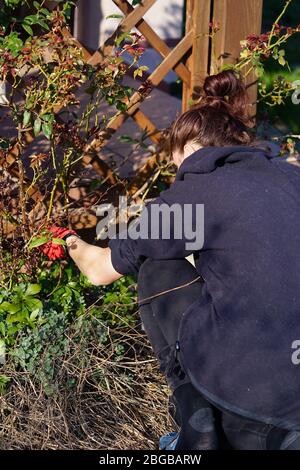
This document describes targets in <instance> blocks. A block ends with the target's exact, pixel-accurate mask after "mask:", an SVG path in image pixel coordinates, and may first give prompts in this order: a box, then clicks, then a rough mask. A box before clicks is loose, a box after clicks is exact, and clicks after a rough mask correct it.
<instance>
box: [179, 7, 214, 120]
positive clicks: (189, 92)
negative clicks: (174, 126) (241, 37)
mask: <svg viewBox="0 0 300 470" xmlns="http://www.w3.org/2000/svg"><path fill="white" fill-rule="evenodd" d="M210 13H211V0H187V2H186V34H187V33H188V32H189V31H190V30H191V29H192V30H193V47H192V50H191V55H190V56H189V57H188V59H187V61H186V64H187V66H188V68H189V69H190V71H191V82H190V85H189V86H188V85H186V84H184V85H183V94H182V111H183V112H184V111H186V110H188V109H189V107H190V104H191V102H192V101H194V100H196V99H197V98H199V92H200V89H201V87H202V85H203V81H204V79H205V77H206V76H207V74H208V68H209V37H208V33H209V22H210Z"/></svg>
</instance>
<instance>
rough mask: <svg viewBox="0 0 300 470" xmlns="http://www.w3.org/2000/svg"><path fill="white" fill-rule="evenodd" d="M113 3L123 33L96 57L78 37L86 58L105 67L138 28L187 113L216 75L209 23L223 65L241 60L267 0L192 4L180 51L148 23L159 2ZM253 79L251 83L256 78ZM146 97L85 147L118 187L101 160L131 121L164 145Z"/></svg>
mask: <svg viewBox="0 0 300 470" xmlns="http://www.w3.org/2000/svg"><path fill="white" fill-rule="evenodd" d="M112 1H113V2H114V3H115V4H116V5H117V6H118V7H119V9H120V10H121V12H122V13H123V14H124V19H123V20H122V21H121V22H120V24H119V26H118V28H117V30H116V31H115V32H114V33H113V34H112V35H111V36H110V37H109V38H108V39H107V40H106V41H105V43H104V44H103V45H102V46H101V47H100V48H99V49H98V50H97V51H96V52H95V53H93V54H91V53H90V52H89V51H88V50H87V49H86V48H85V47H84V46H83V45H82V44H80V43H79V42H78V41H77V40H76V39H74V38H73V40H74V41H75V42H76V43H77V45H78V46H79V47H81V48H82V51H83V56H84V59H85V60H86V61H87V62H88V63H89V64H92V65H96V64H99V63H101V61H103V59H104V58H105V57H106V56H107V55H109V54H111V52H112V49H113V47H114V42H115V39H116V37H118V36H119V35H120V34H123V33H124V32H128V31H130V30H131V29H132V28H134V27H136V28H137V29H138V30H139V31H140V32H141V33H142V34H143V36H144V37H145V38H146V39H147V41H148V43H149V44H150V46H151V47H152V48H153V49H155V50H156V51H157V52H158V53H159V54H160V55H161V57H162V61H161V63H160V64H159V65H158V66H157V67H156V69H155V70H154V71H153V72H152V73H151V75H150V76H149V77H148V80H149V81H151V82H152V84H153V86H154V87H155V86H157V85H159V83H160V82H161V81H162V80H163V79H164V77H165V76H166V75H167V74H168V72H169V71H170V70H172V69H173V70H174V71H175V72H176V73H177V75H178V77H179V78H180V79H181V80H182V82H183V96H182V110H183V111H185V110H186V109H188V106H189V101H190V99H191V98H195V97H197V96H198V94H199V89H200V88H201V85H202V83H203V80H204V78H205V77H206V76H207V74H208V73H210V72H213V64H212V60H211V49H212V48H211V43H210V38H209V23H210V22H212V21H214V22H216V21H218V22H219V23H220V26H221V29H220V33H219V35H218V36H217V40H216V44H215V45H214V50H215V54H216V56H217V57H220V58H221V62H222V61H228V60H230V61H232V60H235V57H237V56H238V49H239V41H240V40H241V39H242V38H244V37H245V36H246V35H247V34H249V33H258V32H259V31H260V24H261V13H262V2H263V0H251V1H249V0H186V32H185V35H184V37H183V38H182V39H181V41H180V42H179V43H178V44H177V45H176V47H174V48H173V49H170V48H169V47H168V46H167V44H166V43H165V42H164V41H163V40H162V39H161V38H160V37H159V35H158V34H157V33H156V32H155V31H154V30H153V29H152V28H151V26H150V25H149V24H148V23H147V22H146V21H145V19H144V15H145V13H146V12H147V11H148V10H149V9H150V8H151V7H152V6H153V5H154V3H156V1H157V0H143V1H142V2H141V3H140V4H139V5H137V6H136V7H135V8H134V7H132V6H131V4H130V3H129V2H128V1H127V0H112ZM237 19H238V22H237V21H236V20H237ZM64 35H65V36H66V37H68V38H72V36H71V33H70V31H69V30H68V29H65V30H64ZM224 52H225V53H226V54H224ZM249 80H250V81H251V77H249ZM149 92H150V91H149ZM255 92H256V91H255V89H254V88H253V92H252V101H254V100H253V98H254V97H255ZM144 98H145V93H143V94H141V93H138V92H135V93H134V94H133V95H132V97H131V98H130V100H129V102H128V109H127V110H126V112H122V113H119V114H118V115H115V116H114V117H113V118H112V119H111V120H110V121H109V123H108V125H107V128H106V130H105V131H102V132H101V133H100V134H99V135H97V137H96V138H95V139H94V140H93V141H92V142H91V143H89V144H88V145H87V146H86V148H85V149H84V153H83V158H82V164H83V165H85V166H86V165H89V164H91V165H92V166H93V168H94V170H95V171H96V172H97V173H98V174H99V175H100V176H101V177H105V178H107V180H108V181H109V182H111V183H115V178H114V174H113V172H112V171H111V169H110V168H109V166H108V165H107V164H106V163H105V162H103V161H102V160H101V158H100V157H99V151H100V150H101V149H102V148H103V147H104V146H105V145H106V144H107V142H108V141H109V139H110V138H111V136H112V135H113V134H114V133H115V132H116V131H117V130H118V129H119V128H120V127H121V126H122V124H123V123H124V122H125V121H126V120H127V119H128V118H132V119H134V121H135V122H136V123H137V124H138V126H139V127H140V128H141V129H143V130H146V131H147V133H148V135H149V137H150V138H151V139H152V140H153V141H154V142H156V143H157V142H159V139H160V130H159V129H157V127H156V125H155V123H153V122H152V121H151V119H150V118H149V117H148V116H147V115H146V114H144V113H143V112H142V111H141V109H140V105H141V103H142V100H143V99H144ZM56 112H59V110H56ZM25 139H26V142H27V144H28V145H29V144H30V143H31V142H32V141H33V136H32V134H30V133H27V134H26V135H25ZM19 152H20V149H19V148H18V146H17V145H16V146H15V147H14V148H13V150H12V152H11V154H10V157H9V164H10V166H9V170H10V171H11V173H14V174H18V172H19V169H18V164H17V161H18V155H19ZM155 159H156V156H154V157H151V158H150V159H149V160H148V161H147V163H146V164H145V165H144V167H142V168H141V169H140V171H139V173H138V174H137V175H136V178H135V179H134V181H133V182H132V183H131V189H132V191H134V190H135V189H136V188H137V187H138V186H139V185H140V183H141V181H142V180H143V179H145V178H146V177H147V175H148V174H149V171H150V170H151V169H152V168H153V165H154V164H155ZM29 183H30V182H29ZM28 195H29V197H31V198H32V199H33V200H39V199H40V194H39V192H38V189H37V188H35V187H31V189H30V191H29V193H28Z"/></svg>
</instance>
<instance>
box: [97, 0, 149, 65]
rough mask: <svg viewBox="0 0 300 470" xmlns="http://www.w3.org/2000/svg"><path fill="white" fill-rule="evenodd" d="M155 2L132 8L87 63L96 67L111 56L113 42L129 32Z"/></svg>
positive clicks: (146, 0) (147, 0)
mask: <svg viewBox="0 0 300 470" xmlns="http://www.w3.org/2000/svg"><path fill="white" fill-rule="evenodd" d="M155 2H156V0H144V1H143V3H141V4H140V5H138V6H137V7H136V8H133V10H132V11H131V13H129V15H128V16H126V17H125V18H124V19H123V20H122V21H121V22H120V24H119V26H118V28H117V29H116V30H115V31H114V32H113V34H112V35H111V36H110V37H109V38H108V39H107V40H106V41H105V42H104V44H103V46H101V47H100V48H99V49H98V50H97V51H96V52H95V53H94V54H93V55H92V56H91V58H90V59H89V60H88V63H89V64H91V65H97V64H99V63H100V62H102V61H103V59H104V58H105V57H106V56H108V55H109V54H111V52H112V49H113V48H114V45H115V40H116V39H117V37H119V36H120V35H121V34H123V33H126V32H128V31H130V30H131V29H132V28H133V27H134V26H135V25H136V24H137V23H138V22H139V21H140V20H141V18H142V17H143V16H144V14H145V13H146V12H147V11H148V10H149V9H150V8H151V7H152V5H153V4H154V3H155Z"/></svg>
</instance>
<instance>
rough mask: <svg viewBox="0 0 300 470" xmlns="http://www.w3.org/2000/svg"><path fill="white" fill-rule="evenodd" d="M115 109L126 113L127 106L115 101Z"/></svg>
mask: <svg viewBox="0 0 300 470" xmlns="http://www.w3.org/2000/svg"><path fill="white" fill-rule="evenodd" d="M116 108H117V109H119V110H120V111H126V109H127V104H126V103H124V102H123V101H117V103H116Z"/></svg>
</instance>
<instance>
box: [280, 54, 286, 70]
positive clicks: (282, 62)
mask: <svg viewBox="0 0 300 470" xmlns="http://www.w3.org/2000/svg"><path fill="white" fill-rule="evenodd" d="M278 63H279V64H280V65H282V67H284V66H285V64H286V60H285V58H284V57H283V55H280V56H279V58H278Z"/></svg>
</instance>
